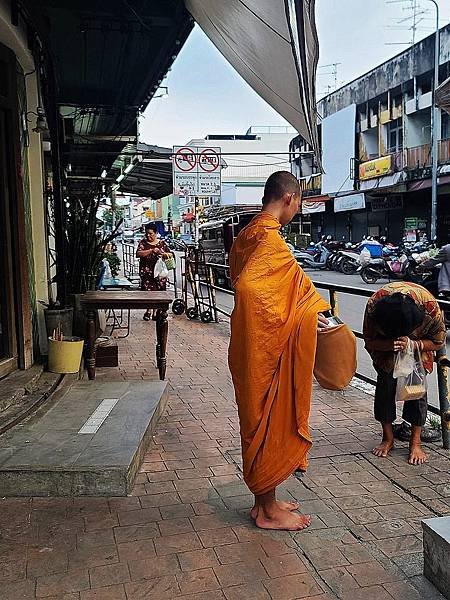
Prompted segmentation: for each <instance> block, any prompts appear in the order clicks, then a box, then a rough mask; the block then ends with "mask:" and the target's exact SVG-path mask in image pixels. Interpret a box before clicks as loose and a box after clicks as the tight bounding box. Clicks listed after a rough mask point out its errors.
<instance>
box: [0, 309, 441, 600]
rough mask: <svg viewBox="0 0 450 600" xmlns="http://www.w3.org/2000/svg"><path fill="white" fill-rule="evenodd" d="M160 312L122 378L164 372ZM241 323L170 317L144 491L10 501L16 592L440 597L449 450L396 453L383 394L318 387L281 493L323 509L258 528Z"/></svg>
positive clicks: (5, 517)
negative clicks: (434, 545)
mask: <svg viewBox="0 0 450 600" xmlns="http://www.w3.org/2000/svg"><path fill="white" fill-rule="evenodd" d="M152 326H153V324H152V323H144V322H143V321H141V320H140V315H136V316H135V317H134V320H133V325H132V335H131V336H130V337H129V338H127V339H125V340H122V341H121V342H120V366H119V368H117V369H101V370H99V373H98V377H99V378H100V379H101V378H103V377H104V378H107V379H108V380H111V379H114V378H118V379H128V378H132V379H133V378H134V379H139V378H146V379H147V378H156V371H155V368H154V364H153V360H154V335H153V328H152ZM227 343H228V330H227V325H226V324H220V325H204V324H201V323H198V322H190V321H188V320H187V319H186V318H185V317H184V316H182V317H177V318H174V319H172V320H171V321H170V332H169V348H170V356H169V364H168V378H169V381H170V383H171V398H170V402H169V408H168V411H167V413H166V414H165V415H164V416H163V418H162V419H161V421H160V424H159V427H158V429H157V432H156V435H155V437H154V442H153V444H152V446H151V448H150V449H149V452H148V453H147V455H146V457H145V462H144V463H143V465H142V472H141V473H140V474H139V476H138V479H137V482H136V486H135V489H134V492H133V495H132V496H131V497H128V498H75V499H57V498H56V499H52V498H49V499H46V498H29V499H28V498H19V499H15V498H8V499H3V500H0V522H1V539H0V598H1V600H19V599H22V598H24V599H27V598H47V599H51V600H56V599H58V600H94V599H96V600H125V599H127V600H141V599H151V600H156V599H158V600H159V599H163V598H169V599H171V598H182V599H184V600H188V599H196V600H215V599H219V598H220V599H224V598H226V599H227V600H245V599H252V600H260V599H261V600H262V599H270V598H272V599H273V600H290V599H295V598H310V599H312V598H314V599H316V600H319V599H320V600H328V599H330V598H341V599H342V600H359V599H361V600H362V599H364V600H372V599H373V600H392V598H395V599H398V600H413V599H414V600H415V599H419V598H423V599H425V598H426V599H427V600H437V599H439V598H441V596H440V595H439V594H438V593H437V592H436V590H435V589H434V588H433V587H432V586H431V585H430V584H428V583H427V581H426V580H425V579H424V578H423V577H422V575H421V569H422V566H421V527H420V521H421V519H422V518H423V517H427V516H435V515H441V514H449V513H450V474H449V461H448V454H447V453H445V452H444V451H442V450H440V449H439V446H433V448H431V452H430V462H429V464H427V465H424V466H421V467H410V466H408V465H407V463H406V450H405V448H404V445H400V447H399V449H397V450H395V451H394V452H393V454H392V457H391V458H390V459H387V460H381V459H375V458H374V457H372V455H371V454H370V452H369V451H370V449H371V447H372V446H373V444H374V442H375V441H376V440H377V437H378V429H377V427H376V424H374V422H373V419H372V411H371V398H370V397H369V396H367V395H365V394H364V393H363V392H361V391H358V390H356V389H354V388H350V389H349V391H347V392H345V393H329V392H324V391H323V390H320V389H319V388H316V389H315V390H314V400H313V413H312V419H311V426H312V428H313V430H314V438H315V445H314V447H313V450H312V453H311V461H310V469H309V472H308V475H307V476H306V477H304V478H303V480H301V481H300V480H298V479H296V478H293V477H292V478H290V479H289V480H288V481H286V482H285V484H284V485H283V486H282V488H281V490H280V495H281V496H282V497H284V498H286V499H292V498H296V499H298V500H299V501H300V502H301V504H302V510H303V511H305V512H307V513H310V514H312V515H313V522H312V525H311V527H310V528H309V529H308V530H306V531H304V532H299V533H292V534H290V533H284V532H264V531H261V530H257V529H256V528H255V527H254V526H253V524H252V523H251V521H250V519H249V517H248V509H249V507H250V506H251V502H252V497H251V495H250V494H249V493H248V490H247V488H246V487H245V485H244V484H243V482H242V476H241V469H240V451H239V433H238V421H237V415H236V409H235V405H234V401H233V390H232V387H231V381H230V377H229V374H228V371H227V366H226V351H227Z"/></svg>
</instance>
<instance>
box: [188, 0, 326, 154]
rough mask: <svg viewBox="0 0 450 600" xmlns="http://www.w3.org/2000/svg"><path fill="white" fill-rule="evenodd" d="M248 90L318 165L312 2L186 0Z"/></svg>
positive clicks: (190, 9)
mask: <svg viewBox="0 0 450 600" xmlns="http://www.w3.org/2000/svg"><path fill="white" fill-rule="evenodd" d="M185 4H186V7H187V9H188V10H189V12H190V13H191V14H192V16H193V17H194V19H195V20H196V21H197V23H198V24H199V25H200V27H201V28H202V29H203V31H204V32H205V33H206V35H207V36H208V37H209V38H210V39H211V41H212V42H213V44H214V45H215V46H216V47H217V48H218V50H219V51H220V52H221V53H222V54H223V55H224V57H225V58H226V59H227V60H228V61H229V62H230V64H231V65H232V66H233V67H234V68H235V69H236V71H238V73H239V74H240V75H241V76H242V77H243V78H244V79H245V80H246V81H247V83H248V84H249V85H251V87H252V88H253V89H254V90H255V91H256V92H257V93H258V94H259V95H260V96H261V97H262V98H264V100H265V101H266V102H267V103H268V104H270V106H272V107H273V108H274V109H275V110H276V111H277V112H278V113H280V115H282V116H283V117H284V118H285V119H286V120H287V121H288V122H289V123H291V125H292V126H293V127H295V129H296V130H297V131H298V133H299V134H300V135H301V136H302V137H303V138H304V139H305V140H306V141H307V142H309V143H310V144H311V146H312V148H313V149H314V151H315V153H316V157H317V158H318V159H319V157H320V155H319V152H318V147H319V146H318V138H317V127H316V101H315V80H316V68H317V61H318V56H319V44H318V39H317V32H316V26H315V15H314V8H315V0H227V1H226V2H224V1H223V0H185Z"/></svg>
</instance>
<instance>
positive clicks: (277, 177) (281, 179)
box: [263, 171, 300, 206]
mask: <svg viewBox="0 0 450 600" xmlns="http://www.w3.org/2000/svg"><path fill="white" fill-rule="evenodd" d="M286 194H288V195H291V194H298V195H300V184H299V182H298V179H297V178H296V177H294V175H292V173H289V171H276V172H275V173H272V175H271V176H270V177H269V179H268V180H267V181H266V185H265V187H264V197H263V206H267V204H270V203H271V202H278V201H279V200H281V199H282V198H283V197H284V196H285V195H286Z"/></svg>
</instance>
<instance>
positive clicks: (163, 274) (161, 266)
mask: <svg viewBox="0 0 450 600" xmlns="http://www.w3.org/2000/svg"><path fill="white" fill-rule="evenodd" d="M154 276H155V278H157V279H167V278H168V277H169V271H168V269H167V267H166V263H165V262H164V261H163V259H162V258H158V262H157V263H156V265H155V270H154Z"/></svg>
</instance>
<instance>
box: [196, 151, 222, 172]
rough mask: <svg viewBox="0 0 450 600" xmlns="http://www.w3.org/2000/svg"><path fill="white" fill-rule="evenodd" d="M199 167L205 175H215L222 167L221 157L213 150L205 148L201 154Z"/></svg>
mask: <svg viewBox="0 0 450 600" xmlns="http://www.w3.org/2000/svg"><path fill="white" fill-rule="evenodd" d="M198 165H199V167H200V169H201V170H202V171H205V173H214V171H217V169H218V168H219V167H220V159H219V155H218V154H217V152H216V151H215V150H213V149H212V148H205V149H204V150H202V151H201V152H200V156H199V157H198Z"/></svg>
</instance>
